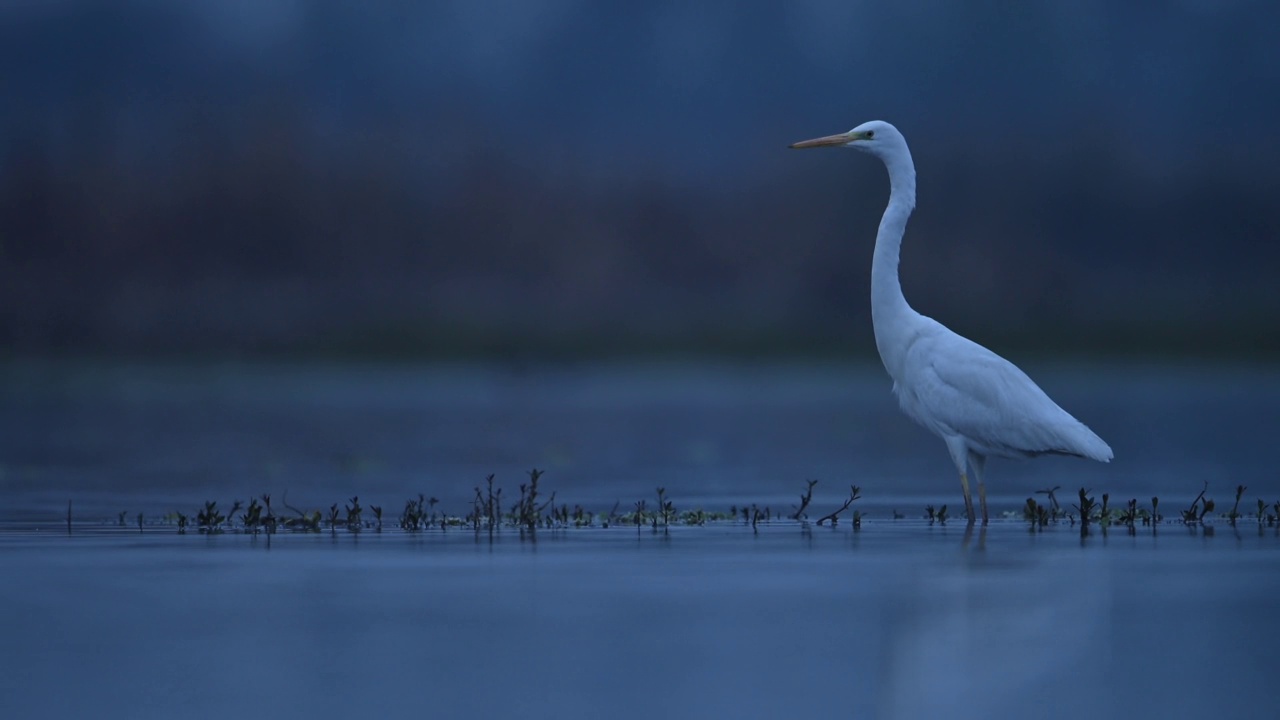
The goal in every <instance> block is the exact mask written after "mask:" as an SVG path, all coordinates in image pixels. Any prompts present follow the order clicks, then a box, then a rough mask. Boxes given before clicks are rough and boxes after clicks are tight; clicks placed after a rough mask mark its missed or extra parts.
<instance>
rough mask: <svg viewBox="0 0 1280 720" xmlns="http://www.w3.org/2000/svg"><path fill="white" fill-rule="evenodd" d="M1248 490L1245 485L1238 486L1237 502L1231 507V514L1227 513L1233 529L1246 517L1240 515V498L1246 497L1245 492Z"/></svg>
mask: <svg viewBox="0 0 1280 720" xmlns="http://www.w3.org/2000/svg"><path fill="white" fill-rule="evenodd" d="M1248 489H1249V488H1248V487H1247V486H1245V485H1237V486H1236V501H1235V504H1233V505H1232V506H1231V512H1229V513H1227V522H1229V523H1231V525H1232V526H1233V527H1234V526H1235V524H1236V520H1237V519H1239V518H1241V517H1244V516H1243V515H1241V514H1240V498H1241V497H1243V496H1244V491H1245V490H1248Z"/></svg>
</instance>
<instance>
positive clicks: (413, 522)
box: [400, 493, 427, 532]
mask: <svg viewBox="0 0 1280 720" xmlns="http://www.w3.org/2000/svg"><path fill="white" fill-rule="evenodd" d="M425 503H426V497H425V496H424V495H423V494H422V493H418V499H417V500H414V499H413V498H409V499H408V500H406V501H405V502H404V512H402V513H400V528H401V529H402V530H408V531H410V532H417V531H418V530H420V529H422V528H424V527H426V521H427V513H426V511H425V510H424V509H423V506H424V505H425Z"/></svg>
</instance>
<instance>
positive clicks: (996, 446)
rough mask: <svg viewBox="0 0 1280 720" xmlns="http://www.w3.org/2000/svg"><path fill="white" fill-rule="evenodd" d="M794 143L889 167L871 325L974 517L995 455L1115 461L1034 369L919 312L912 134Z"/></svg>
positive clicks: (888, 129) (885, 130)
mask: <svg viewBox="0 0 1280 720" xmlns="http://www.w3.org/2000/svg"><path fill="white" fill-rule="evenodd" d="M791 147H793V148H815V147H850V148H854V149H855V150H862V151H863V152H868V153H871V154H872V155H875V156H876V157H878V158H880V160H881V161H883V162H884V165H885V168H887V169H888V170H889V188H890V190H889V205H888V207H886V208H885V211H884V217H882V218H881V219H880V231H879V232H878V233H877V234H876V247H875V251H874V253H873V254H872V260H871V323H872V325H873V326H874V328H875V335H876V349H877V350H879V351H880V359H881V361H883V362H884V368H885V370H887V371H889V376H890V377H891V378H893V392H894V394H896V395H897V396H898V402H899V404H900V405H901V406H902V411H903V412H905V413H906V414H907V415H908V416H910V417H911V418H912V419H914V420H915V421H916V422H918V423H920V424H921V425H923V426H925V427H926V428H928V429H929V430H932V431H933V433H934V434H935V435H937V436H938V437H940V438H942V439H943V440H944V441H945V442H946V443H947V450H948V451H950V453H951V459H952V461H953V462H955V464H956V469H957V470H959V471H960V487H961V488H962V489H963V490H964V509H965V513H966V515H967V516H968V519H969V523H970V524H972V523H973V521H974V516H973V498H972V496H971V495H970V494H969V472H968V471H969V470H972V471H973V477H974V479H975V480H976V481H977V483H978V501H979V502H980V503H981V505H982V522H983V524H986V523H987V492H986V486H985V485H984V484H983V479H982V473H983V467H984V465H986V461H987V457H988V456H990V455H995V456H998V457H1035V456H1037V455H1048V454H1057V455H1076V456H1079V457H1085V458H1089V459H1091V460H1097V461H1099V462H1109V461H1110V460H1111V457H1112V455H1111V448H1110V446H1108V445H1107V444H1106V443H1105V442H1103V440H1102V438H1100V437H1098V436H1097V435H1096V434H1094V432H1093V431H1092V430H1090V429H1089V428H1088V427H1086V426H1085V425H1084V424H1083V423H1081V422H1080V421H1079V420H1076V419H1075V418H1074V417H1071V415H1070V414H1068V413H1067V411H1065V410H1063V409H1062V408H1060V407H1058V405H1057V403H1055V402H1054V401H1052V400H1050V399H1049V396H1048V395H1046V394H1045V393H1044V391H1043V390H1041V389H1040V387H1039V386H1037V385H1036V384H1035V383H1034V382H1032V380H1031V378H1029V377H1027V374H1026V373H1024V372H1022V371H1021V370H1019V369H1018V368H1017V366H1015V365H1014V364H1013V363H1011V362H1009V361H1008V360H1005V359H1004V358H1002V357H1000V356H999V355H996V354H995V353H993V352H991V351H990V350H988V349H986V348H985V347H983V346H981V345H979V344H977V343H975V342H973V341H972V340H968V339H966V338H963V337H961V336H959V335H957V334H956V333H954V332H952V331H950V330H948V329H947V328H946V327H944V326H943V325H942V323H939V322H937V321H935V320H933V319H932V318H927V317H925V316H924V315H921V314H920V313H918V312H916V311H915V310H912V309H911V306H910V305H908V304H907V299H906V298H905V297H903V295H902V285H901V284H900V283H899V281H898V253H899V250H900V249H901V247H902V234H903V232H904V231H906V228H907V219H908V218H910V217H911V210H912V209H913V208H915V206H916V167H915V164H914V163H912V162H911V151H910V150H908V149H907V141H906V138H904V137H902V133H900V132H898V129H897V128H895V127H894V126H892V125H890V124H889V123H887V122H882V121H879V120H873V121H871V122H868V123H863V124H862V125H859V126H858V127H856V128H854V129H852V130H850V131H849V132H846V133H840V134H838V135H828V136H826V137H820V138H816V139H814V140H805V141H803V142H798V143H795V144H793V145H792V146H791Z"/></svg>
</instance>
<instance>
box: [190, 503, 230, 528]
mask: <svg viewBox="0 0 1280 720" xmlns="http://www.w3.org/2000/svg"><path fill="white" fill-rule="evenodd" d="M226 519H227V518H226V516H224V515H223V514H222V513H221V512H218V503H217V501H216V500H206V501H205V503H204V509H203V510H201V511H200V512H199V513H197V514H196V527H197V528H198V529H199V530H200V532H202V533H216V532H222V523H223V522H224V521H225V520H226Z"/></svg>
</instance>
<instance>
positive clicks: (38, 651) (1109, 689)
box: [0, 521, 1280, 718]
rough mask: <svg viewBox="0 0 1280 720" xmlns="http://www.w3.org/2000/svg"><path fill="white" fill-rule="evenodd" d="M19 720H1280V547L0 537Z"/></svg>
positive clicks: (603, 537) (919, 532)
mask: <svg viewBox="0 0 1280 720" xmlns="http://www.w3.org/2000/svg"><path fill="white" fill-rule="evenodd" d="M0 552H3V553H4V557H5V561H4V565H5V574H6V578H7V582H5V583H3V584H2V585H0V608H3V615H0V617H2V618H3V620H0V623H3V628H2V629H3V633H4V638H5V642H4V644H3V645H2V646H0V661H2V664H3V672H0V700H2V701H3V705H4V707H5V708H6V710H5V715H6V716H8V717H130V718H152V717H155V718H160V717H227V716H234V715H236V714H239V713H243V712H250V713H252V714H253V715H254V716H257V717H352V716H357V717H402V716H405V715H406V714H409V713H416V714H420V715H424V716H433V717H499V716H512V717H527V718H554V717H596V716H606V715H607V716H611V717H625V718H642V717H655V716H660V717H724V716H727V715H733V716H736V717H749V718H756V717H759V718H766V717H796V716H800V715H807V716H817V717H842V718H851V717H852V718H919V717H928V716H942V717H955V718H993V717H1023V716H1025V717H1038V718H1079V717H1081V716H1082V714H1083V716H1085V717H1091V718H1113V717H1114V718H1127V717H1197V716H1198V717H1233V716H1234V717H1270V716H1271V713H1272V711H1273V710H1274V708H1275V694H1274V693H1275V677H1276V672H1277V670H1278V669H1280V617H1278V616H1277V613H1276V612H1275V608H1276V597H1277V593H1278V592H1280V573H1277V572H1276V570H1277V569H1278V568H1280V537H1277V534H1276V531H1275V529H1263V530H1262V531H1259V530H1258V529H1257V527H1256V525H1247V526H1244V527H1242V528H1241V529H1240V531H1239V533H1238V534H1237V533H1235V532H1233V531H1231V529H1230V528H1228V527H1219V528H1217V529H1216V531H1215V533H1214V535H1213V536H1212V537H1204V536H1203V534H1202V533H1201V532H1196V533H1192V532H1191V531H1189V530H1187V529H1186V528H1181V527H1173V526H1169V527H1166V528H1162V529H1161V531H1160V532H1159V534H1158V535H1156V536H1153V535H1152V533H1151V531H1150V530H1149V529H1146V530H1140V531H1139V532H1138V534H1137V535H1136V536H1135V537H1129V536H1128V535H1127V534H1125V533H1124V532H1116V531H1114V530H1113V531H1112V532H1111V533H1110V534H1109V536H1108V537H1102V536H1101V535H1100V534H1095V535H1093V536H1091V537H1089V538H1086V539H1084V540H1083V541H1082V540H1081V538H1080V537H1079V534H1078V532H1074V531H1072V530H1071V529H1069V528H1056V529H1051V530H1050V531H1048V532H1046V533H1044V534H1040V535H1032V534H1029V533H1028V532H1027V531H1026V530H1025V529H1024V528H1023V527H1022V526H1021V525H1020V524H1013V523H1009V524H998V525H996V526H994V527H993V528H991V529H990V530H989V531H987V532H985V533H982V532H977V531H975V532H974V533H973V535H972V536H970V537H966V535H965V533H964V532H963V530H962V529H961V528H937V527H934V528H930V527H927V526H926V525H924V524H923V523H919V522H914V521H913V522H910V523H898V524H896V525H895V524H894V523H893V522H892V521H881V522H880V523H874V524H868V525H867V526H866V527H864V528H863V529H862V530H861V531H860V532H857V533H855V532H853V531H851V530H850V529H848V528H841V529H837V530H834V531H832V530H829V529H818V528H815V529H813V530H812V531H810V532H805V531H803V530H802V529H800V528H799V527H796V526H788V527H784V528H779V527H774V528H768V529H765V530H763V531H761V533H760V534H758V535H753V534H752V533H751V532H750V530H749V529H746V528H741V527H738V528H724V527H716V528H682V529H677V530H674V531H672V533H671V534H670V535H662V534H656V535H655V534H653V533H652V532H650V531H648V530H643V531H640V532H636V531H635V530H633V529H623V528H611V529H609V530H586V531H580V532H566V533H562V534H560V535H555V534H553V533H543V534H542V535H541V536H540V537H539V539H538V541H537V543H536V544H535V543H529V542H521V541H520V540H519V539H518V536H516V535H514V534H509V535H505V536H502V537H500V538H499V539H498V540H497V541H496V542H493V543H490V542H489V541H488V539H487V538H482V539H480V540H479V541H477V540H476V538H475V537H474V536H473V535H471V534H470V533H453V534H451V535H448V536H441V535H439V534H438V533H433V534H430V535H427V536H425V537H409V536H405V535H402V534H398V533H397V534H384V535H382V536H375V535H372V534H369V535H362V536H361V537H359V538H358V539H357V538H353V537H351V536H350V535H347V534H345V533H340V534H338V535H336V536H332V537H331V536H329V535H328V534H325V535H321V536H314V535H312V536H287V535H285V536H276V537H274V538H272V539H271V542H270V543H268V542H267V539H266V538H265V537H258V538H253V537H247V536H243V535H224V536H219V537H203V536H199V535H187V536H177V535H174V534H171V533H166V534H160V533H148V534H144V535H142V536H137V535H130V536H124V535H113V536H103V535H96V536H84V537H72V538H67V537H56V536H52V535H50V536H47V537H33V536H31V535H30V534H21V535H15V534H9V535H0Z"/></svg>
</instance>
